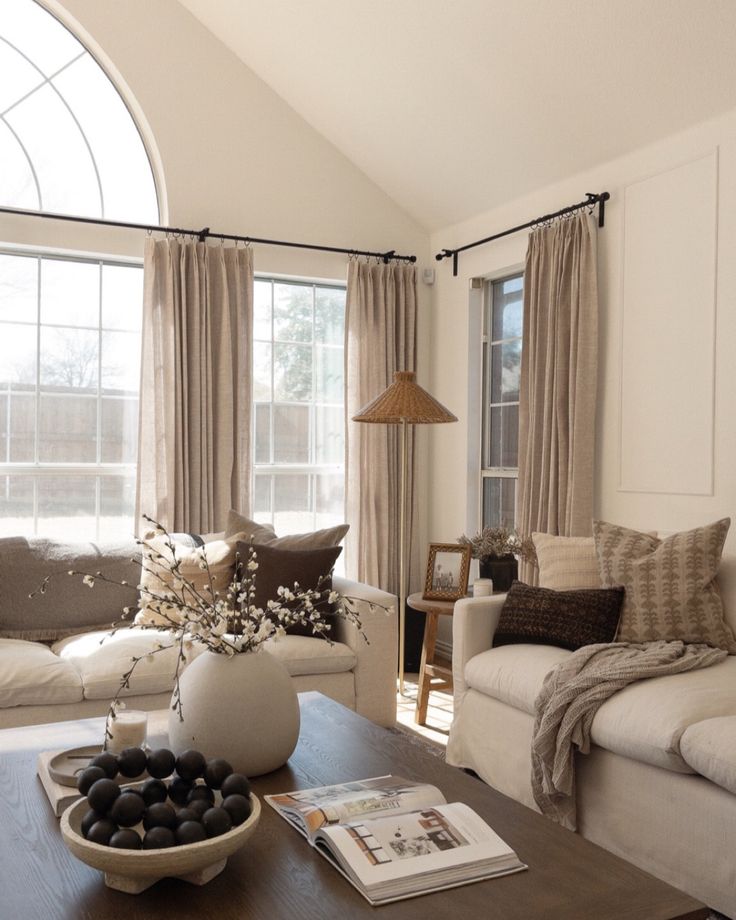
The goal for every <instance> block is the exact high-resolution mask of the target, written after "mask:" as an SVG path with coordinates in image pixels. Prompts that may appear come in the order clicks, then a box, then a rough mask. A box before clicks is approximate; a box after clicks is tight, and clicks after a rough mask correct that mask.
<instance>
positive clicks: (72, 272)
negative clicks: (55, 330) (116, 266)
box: [41, 259, 100, 327]
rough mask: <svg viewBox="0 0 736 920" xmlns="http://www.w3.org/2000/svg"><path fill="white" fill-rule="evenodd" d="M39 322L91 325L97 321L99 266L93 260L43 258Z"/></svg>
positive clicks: (98, 312)
mask: <svg viewBox="0 0 736 920" xmlns="http://www.w3.org/2000/svg"><path fill="white" fill-rule="evenodd" d="M41 322H42V323H52V324H54V325H59V326H87V327H95V326H99V323H100V266H99V265H97V264H96V263H94V262H73V261H71V260H69V261H62V260H61V259H44V260H43V261H42V263H41Z"/></svg>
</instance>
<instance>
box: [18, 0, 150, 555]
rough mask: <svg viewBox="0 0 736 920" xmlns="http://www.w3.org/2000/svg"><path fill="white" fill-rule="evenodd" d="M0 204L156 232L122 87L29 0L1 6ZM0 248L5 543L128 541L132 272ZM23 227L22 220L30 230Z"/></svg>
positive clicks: (121, 266) (130, 267)
mask: <svg viewBox="0 0 736 920" xmlns="http://www.w3.org/2000/svg"><path fill="white" fill-rule="evenodd" d="M0 205H3V206H7V207H14V208H20V209H25V210H36V211H45V212H58V213H64V214H69V215H76V216H85V217H93V218H96V217H101V218H108V219H113V220H130V221H135V222H141V223H156V222H157V221H158V214H159V210H158V201H157V197H156V188H155V183H154V179H153V173H152V170H151V165H150V162H149V159H148V155H147V152H146V149H145V145H144V143H143V141H142V139H141V135H140V133H139V131H138V128H137V126H136V124H135V122H134V121H133V118H132V117H131V115H130V112H129V111H128V109H127V107H126V105H125V103H124V102H123V100H122V98H121V96H120V94H119V93H118V91H117V89H116V88H115V87H114V85H113V84H112V82H111V81H110V80H109V78H108V77H107V75H106V74H105V72H104V71H103V70H102V68H101V67H100V65H99V64H98V63H97V61H96V60H95V59H94V58H93V57H92V56H91V54H90V53H89V52H88V51H87V49H86V48H85V47H84V46H83V45H82V44H81V43H80V42H79V41H78V39H77V38H76V37H75V36H74V35H73V34H72V33H71V32H70V31H69V29H67V28H66V27H65V26H64V25H62V24H61V23H60V22H59V21H58V20H57V19H56V18H54V16H52V15H51V14H50V13H49V12H48V11H47V10H46V9H45V8H44V7H43V6H42V5H41V4H39V3H36V2H34V0H9V2H5V3H0ZM22 220H23V218H19V217H17V216H16V217H13V218H8V219H7V220H4V221H3V228H4V229H3V235H2V238H1V239H0V534H2V535H10V534H13V535H16V534H17V535H26V536H31V535H33V534H42V535H46V536H55V537H63V538H65V539H81V540H92V539H115V538H118V537H122V536H129V535H130V534H131V533H132V530H133V514H134V508H133V503H134V491H135V469H136V459H137V458H136V454H137V415H138V388H139V360H140V357H139V356H140V321H141V309H142V268H141V265H140V263H137V264H131V262H130V260H125V259H123V258H121V257H119V256H118V257H117V258H116V255H115V253H114V252H113V253H112V254H111V255H110V257H109V258H99V257H95V258H84V257H79V256H77V255H75V256H74V257H71V256H70V255H69V253H68V250H70V249H74V250H76V251H78V250H79V249H80V248H81V247H80V246H79V245H75V243H74V233H75V229H76V228H75V225H73V224H61V223H54V222H47V221H42V222H38V225H37V226H34V232H33V236H34V238H35V239H37V240H38V241H39V245H41V244H43V249H42V250H41V249H40V250H38V251H30V250H28V249H23V248H21V246H20V245H19V244H20V239H18V238H16V234H15V233H14V230H13V228H15V227H18V228H20V227H22V226H23V224H22V223H21V222H22ZM26 220H27V219H26Z"/></svg>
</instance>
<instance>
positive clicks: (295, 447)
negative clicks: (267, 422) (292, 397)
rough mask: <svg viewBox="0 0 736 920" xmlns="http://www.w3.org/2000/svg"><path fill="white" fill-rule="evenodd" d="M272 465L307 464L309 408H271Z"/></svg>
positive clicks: (277, 406) (276, 406)
mask: <svg viewBox="0 0 736 920" xmlns="http://www.w3.org/2000/svg"><path fill="white" fill-rule="evenodd" d="M273 461H274V463H309V406H279V405H274V407H273Z"/></svg>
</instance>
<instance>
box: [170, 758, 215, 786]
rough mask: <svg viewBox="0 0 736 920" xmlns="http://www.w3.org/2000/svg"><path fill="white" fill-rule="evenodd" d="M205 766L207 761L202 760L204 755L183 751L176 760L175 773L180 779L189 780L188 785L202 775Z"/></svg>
mask: <svg viewBox="0 0 736 920" xmlns="http://www.w3.org/2000/svg"><path fill="white" fill-rule="evenodd" d="M206 766H207V761H206V760H205V759H204V754H200V752H199V751H184V753H183V754H179V756H178V757H177V758H176V772H177V773H178V774H179V776H181V778H182V779H186V780H189V782H190V783H193V782H194V780H195V779H198V778H199V777H200V776H201V775H202V774H203V773H204V771H205V767H206Z"/></svg>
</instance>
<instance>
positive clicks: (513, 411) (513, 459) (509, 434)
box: [484, 406, 519, 469]
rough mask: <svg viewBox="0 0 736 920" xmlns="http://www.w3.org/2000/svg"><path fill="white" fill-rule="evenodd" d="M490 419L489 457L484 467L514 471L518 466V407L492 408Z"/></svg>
mask: <svg viewBox="0 0 736 920" xmlns="http://www.w3.org/2000/svg"><path fill="white" fill-rule="evenodd" d="M490 417H491V431H490V456H489V457H488V458H487V460H486V463H485V464H484V465H485V466H486V468H488V467H506V468H511V469H514V468H516V467H517V466H518V465H519V407H518V406H497V407H494V408H493V409H491V412H490Z"/></svg>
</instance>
